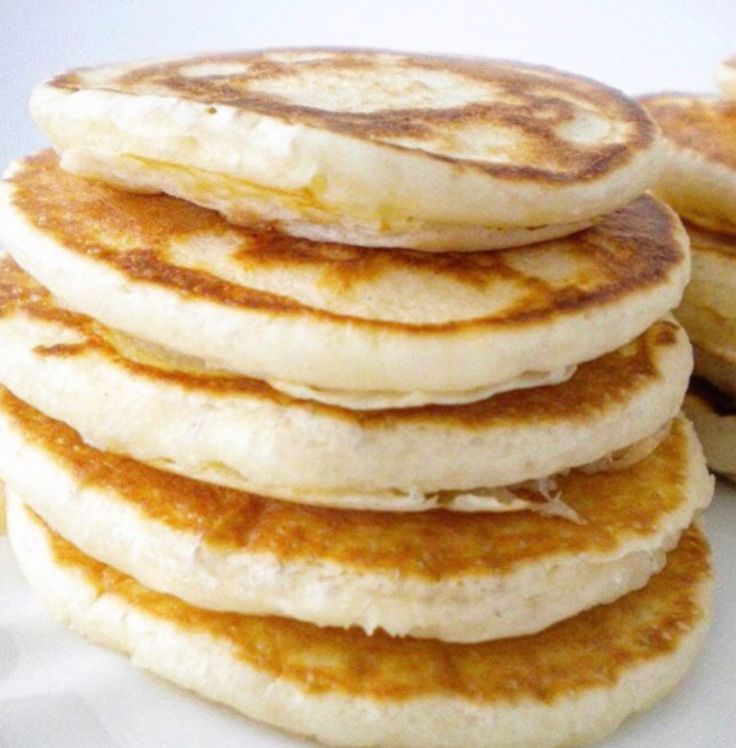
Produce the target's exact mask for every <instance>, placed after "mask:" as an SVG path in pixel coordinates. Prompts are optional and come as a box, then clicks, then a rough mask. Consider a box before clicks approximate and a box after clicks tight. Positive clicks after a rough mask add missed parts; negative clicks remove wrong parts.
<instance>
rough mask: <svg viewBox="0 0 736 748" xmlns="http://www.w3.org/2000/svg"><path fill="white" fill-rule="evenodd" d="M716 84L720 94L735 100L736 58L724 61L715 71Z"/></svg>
mask: <svg viewBox="0 0 736 748" xmlns="http://www.w3.org/2000/svg"><path fill="white" fill-rule="evenodd" d="M716 82H717V83H718V87H719V88H720V89H721V93H723V95H724V96H726V97H727V98H729V99H736V57H731V58H729V59H728V60H724V61H723V62H722V63H721V64H720V66H719V67H718V70H717V71H716Z"/></svg>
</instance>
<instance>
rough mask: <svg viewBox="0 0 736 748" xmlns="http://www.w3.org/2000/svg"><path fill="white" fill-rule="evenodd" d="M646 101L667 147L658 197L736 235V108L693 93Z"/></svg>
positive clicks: (698, 220) (701, 221)
mask: <svg viewBox="0 0 736 748" xmlns="http://www.w3.org/2000/svg"><path fill="white" fill-rule="evenodd" d="M641 102H642V103H643V104H644V106H645V107H646V108H647V110H648V111H649V113H650V114H651V115H652V116H653V117H654V119H655V120H656V121H657V123H658V124H659V126H660V127H661V128H662V132H663V133H664V136H665V141H666V143H667V151H668V155H667V159H666V165H665V168H664V170H663V172H662V174H661V176H660V178H659V181H658V183H657V184H656V186H655V188H654V189H655V192H656V194H657V195H659V196H660V197H661V198H662V199H663V200H665V201H666V202H668V203H669V204H670V205H671V206H672V207H673V208H674V209H675V210H676V211H677V212H678V213H679V214H680V215H682V216H684V217H686V218H687V219H688V220H689V221H692V222H693V223H695V224H697V225H699V226H703V227H705V228H707V229H711V230H713V231H721V232H723V233H729V234H736V201H735V200H734V194H736V103H734V102H730V101H724V100H720V99H717V98H715V97H712V96H694V95H690V94H657V95H652V96H645V97H642V99H641Z"/></svg>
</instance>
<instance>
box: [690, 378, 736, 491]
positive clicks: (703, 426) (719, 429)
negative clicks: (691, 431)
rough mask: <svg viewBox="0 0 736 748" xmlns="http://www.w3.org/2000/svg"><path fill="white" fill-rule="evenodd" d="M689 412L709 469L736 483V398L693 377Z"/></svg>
mask: <svg viewBox="0 0 736 748" xmlns="http://www.w3.org/2000/svg"><path fill="white" fill-rule="evenodd" d="M685 411H686V413H687V414H688V416H689V417H690V418H691V419H692V421H693V423H694V424H695V428H696V429H697V431H698V436H699V437H700V441H701V442H702V444H703V450H704V452H705V456H706V459H707V461H708V467H709V468H710V469H711V470H713V471H714V472H716V473H719V474H720V475H722V476H724V477H725V478H729V479H730V480H732V481H734V482H736V397H734V395H729V394H727V393H725V392H723V391H721V390H719V389H718V388H717V387H716V386H715V385H713V384H711V383H710V382H708V381H707V380H706V379H703V378H701V377H693V380H692V382H691V383H690V390H689V391H688V394H687V397H686V398H685Z"/></svg>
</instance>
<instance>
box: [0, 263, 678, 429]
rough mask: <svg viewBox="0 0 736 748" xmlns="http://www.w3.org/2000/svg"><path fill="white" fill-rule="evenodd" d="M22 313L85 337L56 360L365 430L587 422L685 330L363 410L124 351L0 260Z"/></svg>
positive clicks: (10, 307)
mask: <svg viewBox="0 0 736 748" xmlns="http://www.w3.org/2000/svg"><path fill="white" fill-rule="evenodd" d="M18 313H23V314H27V315H30V316H31V317H34V318H36V319H39V320H45V321H49V322H55V323H59V324H62V325H64V326H65V327H66V328H67V329H70V330H74V331H75V332H77V333H78V334H79V335H80V337H81V338H82V341H81V342H79V343H73V344H61V345H51V346H43V347H39V348H37V349H36V353H37V354H38V355H42V356H49V357H57V358H61V357H70V356H78V357H84V356H89V355H100V356H102V357H104V358H106V359H107V360H108V361H109V362H111V363H112V364H113V365H114V366H116V367H120V368H123V369H125V370H127V371H128V372H130V373H131V375H133V376H135V377H145V378H147V379H150V380H153V381H157V382H163V383H170V384H176V385H177V386H179V387H182V388H183V389H186V390H189V391H201V392H207V393H208V394H209V395H210V396H215V397H216V396H220V395H221V396H238V395H239V394H242V395H246V396H248V397H257V398H261V399H264V400H268V401H271V402H273V403H275V404H277V405H279V406H283V407H287V408H292V409H293V408H302V409H305V410H308V411H311V412H315V413H317V414H320V413H321V414H326V415H328V416H330V417H337V418H341V419H343V420H347V421H350V422H352V423H356V424H359V425H360V426H361V427H362V428H386V427H389V428H390V427H395V426H397V425H402V424H411V423H419V424H426V425H427V426H428V427H431V426H433V425H439V424H442V425H445V424H447V425H453V426H455V427H460V428H478V429H481V428H485V427H489V426H494V425H500V424H506V423H508V424H512V423H528V421H529V417H530V414H533V416H534V419H535V421H536V422H538V423H541V422H544V421H555V420H560V419H564V420H565V421H566V422H570V423H575V422H583V421H585V420H588V419H590V418H591V417H594V416H595V414H597V413H600V412H602V411H604V410H606V409H608V408H610V407H611V406H612V404H613V403H617V402H626V401H627V400H629V399H630V398H631V397H633V396H634V395H635V393H636V392H638V391H639V390H640V389H641V388H643V387H647V386H651V384H652V382H653V380H654V379H656V378H658V377H659V376H660V372H659V369H658V359H659V357H660V355H661V351H662V349H663V348H664V347H667V346H671V345H675V344H676V342H677V340H678V335H680V334H682V333H680V332H678V328H677V327H676V326H675V325H674V324H672V323H670V322H666V321H660V322H657V323H655V324H654V325H653V326H652V327H650V328H649V329H648V330H647V331H646V332H645V333H643V334H642V335H640V336H639V337H638V338H637V339H636V340H635V341H632V343H630V344H629V345H627V346H625V347H624V348H620V349H618V350H616V351H613V352H611V353H608V354H606V355H604V356H601V357H599V358H597V359H594V360H592V361H588V362H586V363H584V364H581V365H580V366H579V367H578V369H577V371H576V372H575V374H574V375H573V376H572V377H571V378H570V379H569V380H567V381H566V382H564V383H562V384H559V385H556V386H554V387H535V388H531V389H526V390H517V391H512V392H504V393H501V394H499V395H495V396H494V397H491V398H488V399H486V400H481V401H479V402H475V403H468V404H462V405H425V406H422V407H416V408H401V409H386V410H373V411H356V410H351V409H349V408H342V407H339V406H336V405H327V404H324V403H318V402H313V401H309V400H299V399H296V398H293V397H291V396H289V395H286V394H284V393H281V392H279V391H277V390H274V389H273V388H271V387H270V386H269V385H268V384H266V383H265V382H263V381H261V380H258V379H250V378H248V377H244V376H239V375H234V374H228V373H222V372H211V371H206V370H203V371H201V372H195V371H183V370H180V369H176V368H173V367H172V368H165V367H163V366H155V365H152V364H149V363H143V362H139V361H134V360H132V359H130V358H127V357H126V356H125V355H123V353H121V352H120V351H119V350H118V349H117V348H116V347H115V344H114V342H113V338H112V337H111V336H110V335H109V334H106V333H105V331H104V328H102V326H101V325H99V323H97V322H95V321H94V320H92V319H91V318H89V317H87V316H85V315H82V314H77V313H75V312H70V311H68V310H66V309H62V308H60V307H59V306H58V305H57V304H56V303H55V301H54V299H53V298H52V296H51V295H50V294H49V293H48V292H47V291H46V290H45V289H43V288H42V287H41V286H39V285H38V284H37V283H36V282H35V281H34V280H33V279H32V278H30V276H28V275H26V274H25V273H24V272H23V271H21V270H20V268H19V267H18V266H17V265H16V264H15V262H14V261H13V260H12V259H10V258H8V257H6V258H5V259H2V260H0V317H2V316H6V315H11V314H18Z"/></svg>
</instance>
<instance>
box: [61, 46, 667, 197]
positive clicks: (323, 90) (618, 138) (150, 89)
mask: <svg viewBox="0 0 736 748" xmlns="http://www.w3.org/2000/svg"><path fill="white" fill-rule="evenodd" d="M50 85H51V86H53V87H57V88H63V89H71V90H76V89H85V88H95V87H100V88H104V89H106V90H112V91H119V92H123V93H128V94H158V95H162V96H171V97H177V98H179V99H183V100H189V101H196V102H200V103H204V104H209V105H211V109H210V112H211V113H212V114H215V113H216V112H217V107H218V106H223V105H225V106H229V107H234V108H235V109H238V110H245V111H249V112H254V113H258V114H262V115H266V116H269V117H276V118H279V119H282V120H285V121H287V122H289V123H291V124H304V125H307V126H311V127H317V128H321V129H327V130H331V131H333V132H337V133H340V134H344V135H348V136H351V137H354V138H361V139H368V140H372V141H378V142H380V143H382V144H384V145H389V146H391V147H393V148H396V149H402V150H418V151H421V152H422V153H423V154H425V155H430V156H432V157H434V158H437V159H442V160H445V161H450V162H452V163H458V164H461V165H462V166H463V167H465V168H468V167H470V168H474V169H479V170H482V171H485V172H487V173H490V174H492V175H493V176H495V177H500V178H504V179H508V180H524V181H528V182H538V183H540V184H549V183H552V184H559V183H566V182H580V181H583V182H593V181H595V180H596V179H598V178H600V177H602V176H605V175H606V174H608V173H610V172H611V171H612V170H614V169H616V168H620V167H621V166H622V165H625V164H626V163H627V162H628V161H630V160H631V158H632V155H633V154H635V153H636V152H638V151H639V150H642V149H645V148H647V147H649V146H650V145H651V143H652V142H653V140H654V138H655V137H656V128H655V127H654V125H653V124H652V122H651V121H650V120H649V118H648V117H647V116H646V114H645V113H644V112H643V111H642V110H641V108H640V107H639V106H638V105H637V104H636V103H635V102H632V101H631V100H629V99H627V98H626V97H625V96H623V95H622V94H621V93H620V92H618V91H616V90H614V89H611V88H608V87H606V86H603V85H602V84H599V83H596V82H594V81H591V80H587V79H585V78H580V77H576V76H573V75H569V74H564V73H560V72H558V71H555V70H552V69H550V68H541V67H533V66H530V65H523V64H520V63H515V62H514V63H512V62H505V61H492V60H481V59H471V58H458V57H455V58H452V57H433V56H422V55H407V54H401V53H381V52H371V51H367V50H334V49H333V50H319V49H313V50H269V51H264V52H245V53H232V54H218V55H207V56H201V57H194V58H188V59H182V60H169V61H164V62H159V63H154V64H150V65H141V66H137V67H136V66H133V67H127V68H121V69H119V70H117V71H116V70H115V69H111V70H110V72H109V73H108V74H107V75H104V74H103V75H100V74H99V73H97V72H96V71H90V70H85V69H80V70H72V71H70V72H67V73H64V74H62V75H60V76H58V77H57V78H55V79H54V80H52V81H51V82H50ZM581 120H584V122H581ZM578 128H581V130H582V132H581V131H580V130H579V129H578ZM483 131H485V133H486V137H485V138H484V137H480V133H481V132H483ZM496 133H503V137H497V136H496ZM473 138H477V139H478V140H479V141H480V144H479V145H478V146H471V143H472V141H473Z"/></svg>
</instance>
